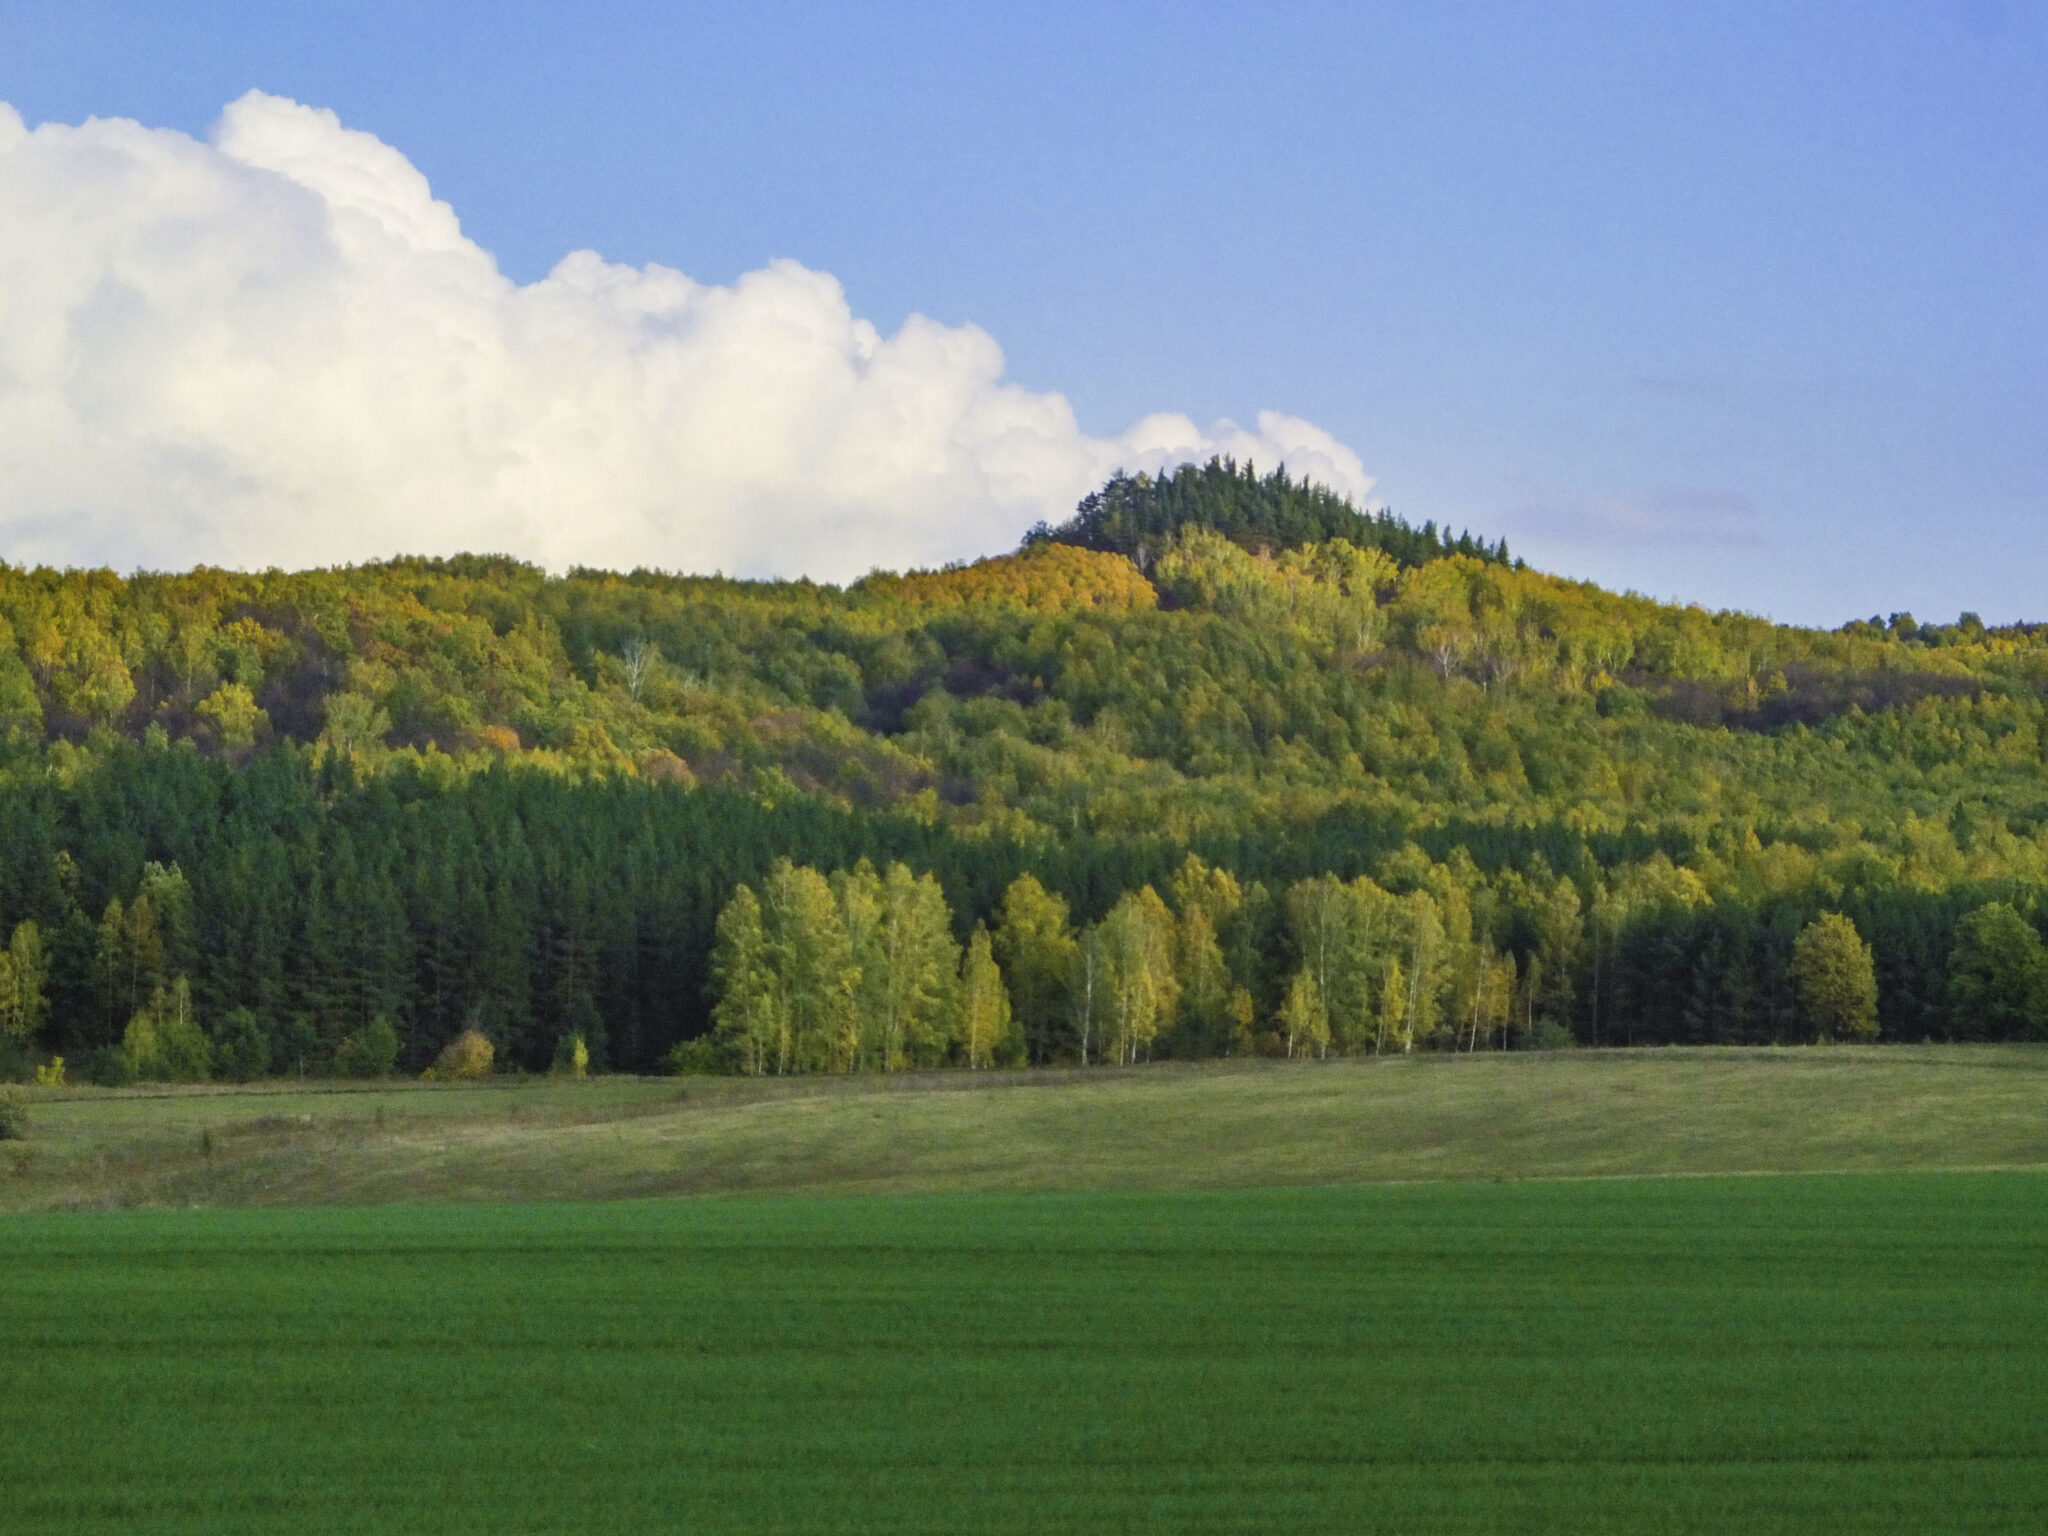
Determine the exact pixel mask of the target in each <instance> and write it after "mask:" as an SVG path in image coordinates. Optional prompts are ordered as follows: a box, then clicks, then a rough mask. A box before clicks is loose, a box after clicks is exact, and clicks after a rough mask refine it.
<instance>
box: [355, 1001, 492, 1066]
mask: <svg viewBox="0 0 2048 1536" xmlns="http://www.w3.org/2000/svg"><path fill="white" fill-rule="evenodd" d="M397 1065H398V1029H397V1027H396V1026H395V1025H394V1024H392V1022H391V1020H390V1019H389V1018H388V1017H386V1016H385V1015H384V1014H381V1013H380V1014H378V1015H377V1016H376V1017H375V1018H373V1019H372V1020H370V1022H369V1023H368V1024H365V1025H364V1026H363V1027H362V1028H361V1029H359V1030H357V1031H356V1032H355V1033H354V1034H352V1035H350V1036H349V1037H348V1038H347V1039H346V1040H344V1041H342V1043H341V1049H340V1050H338V1051H336V1052H335V1053H334V1071H335V1075H336V1076H339V1077H389V1076H390V1075H391V1074H392V1071H393V1070H394V1069H395V1068H396V1067H397ZM455 1075H467V1074H455Z"/></svg>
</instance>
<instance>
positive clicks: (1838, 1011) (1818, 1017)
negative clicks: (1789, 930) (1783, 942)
mask: <svg viewBox="0 0 2048 1536" xmlns="http://www.w3.org/2000/svg"><path fill="white" fill-rule="evenodd" d="M1792 981H1793V984H1794V985H1795V986H1796V987H1797V988H1798V989H1799V1005H1800V1007H1801V1008H1803V1009H1804V1010H1805V1012H1806V1016H1807V1018H1809V1019H1810V1020H1812V1022H1813V1027H1814V1029H1815V1031H1816V1032H1817V1033H1818V1034H1819V1036H1820V1038H1821V1040H1823V1041H1830V1040H1868V1039H1873V1038H1875V1036H1876V1034H1877V976H1876V972H1875V970H1874V968H1873V967H1872V965H1871V955H1870V946H1869V945H1868V944H1866V943H1864V942H1863V939H1862V937H1861V936H1860V935H1859V934H1858V933H1857V932H1856V925H1855V924H1854V923H1852V922H1850V921H1849V919H1847V918H1846V917H1843V916H1842V915H1841V914H1840V913H1839V912H1824V913H1822V914H1821V915H1820V916H1819V917H1817V918H1815V919H1814V920H1813V921H1812V922H1810V923H1808V924H1807V925H1806V926H1805V927H1804V928H1802V929H1801V930H1800V932H1799V939H1798V942H1797V943H1795V944H1794V945H1793V947H1792Z"/></svg>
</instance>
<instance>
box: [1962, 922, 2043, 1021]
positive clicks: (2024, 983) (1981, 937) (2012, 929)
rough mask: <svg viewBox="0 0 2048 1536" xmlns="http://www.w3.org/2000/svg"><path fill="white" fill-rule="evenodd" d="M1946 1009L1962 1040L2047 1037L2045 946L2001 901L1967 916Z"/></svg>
mask: <svg viewBox="0 0 2048 1536" xmlns="http://www.w3.org/2000/svg"><path fill="white" fill-rule="evenodd" d="M1948 1003H1949V1014H1950V1017H1951V1018H1952V1019H1953V1020H1954V1021H1955V1024H1956V1029H1957V1033H1958V1034H1961V1035H1964V1036H1965V1037H1966V1038H1976V1039H1994V1040H1996V1039H2014V1038H2020V1037H2025V1036H2029V1035H2041V1034H2044V1033H2048V946H2044V945H2043V944H2042V942H2041V935H2040V934H2039V933H2038V932H2036V931H2035V929H2034V925H2033V924H2032V923H2030V922H2028V921H2027V920H2026V919H2025V918H2024V917H2021V916H2020V914H2019V913H2018V912H2016V911H2014V910H2013V909H2012V908H2011V907H2010V906H2008V905H2007V904H2006V903H2005V902H2002V901H1993V902H1987V903H1986V904H1985V905H1983V906H1981V907H1979V908H1977V910H1976V911H1974V912H1970V913H1967V914H1965V915H1964V916H1963V917H1962V919H1961V920H1960V921H1958V922H1957V923H1956V931H1955V944H1954V947H1953V948H1952V949H1951V950H1950V951H1949V960H1948Z"/></svg>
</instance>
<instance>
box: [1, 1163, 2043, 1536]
mask: <svg viewBox="0 0 2048 1536" xmlns="http://www.w3.org/2000/svg"><path fill="white" fill-rule="evenodd" d="M4 1231H5V1233H6V1238H7V1241H6V1245H5V1249H4V1254H0V1329H4V1332H5V1337H6V1338H7V1339H8V1341H9V1343H8V1348H7V1350H6V1351H5V1353H4V1355H0V1361H4V1364H0V1372H4V1378H5V1380H4V1394H5V1400H6V1403H7V1405H8V1407H7V1445H8V1448H9V1450H8V1455H7V1457H6V1458H5V1463H4V1464H5V1467H6V1472H5V1474H4V1476H5V1480H6V1483H7V1489H6V1501H5V1508H6V1515H5V1519H4V1521H0V1524H4V1525H5V1527H6V1529H7V1530H9V1531H10V1532H22V1533H30V1532H37V1533H41V1532H48V1533H56V1532H66V1533H68V1532H73V1531H82V1530H91V1531H96V1532H122V1531H150V1532H153V1533H184V1532H191V1533H206V1536H214V1533H224V1532H249V1533H256V1532H262V1533H270V1532H275V1531H279V1530H293V1531H317V1532H330V1531H331V1532H363V1533H371V1532H400V1531H403V1532H413V1531H422V1530H432V1531H437V1532H451V1533H455V1532H478V1533H490V1536H503V1533H512V1532H563V1531H605V1532H614V1531H650V1530H715V1531H720V1532H753V1531H761V1532H767V1531H774V1532H781V1533H808V1532H817V1533H827V1532H831V1533H845V1532H860V1531H876V1532H880V1531H889V1532H904V1533H910V1532H932V1533H941V1532H943V1533H948V1536H959V1533H967V1532H990V1533H993V1532H1020V1533H1022V1532H1031V1533H1034V1536H1038V1533H1047V1532H1073V1533H1082V1532H1088V1533H1094V1532H1102V1531H1130V1532H1142V1531H1162V1532H1166V1531H1171V1532H1225V1531H1228V1532H1259V1533H1270V1532H1290V1533H1308V1532H1320V1531H1330V1532H1345V1533H1369V1532H1387V1533H1394V1532H1415V1531H1425V1530H1426V1531H1432V1532H1474V1533H1479V1532H1487V1533H1492V1532H1499V1531H1504V1530H1514V1531H1518V1532H1550V1531H1555V1532H1573V1533H1595V1532H1616V1533H1624V1532H1625V1533H1629V1536H1640V1533H1645V1532H1671V1533H1683V1532H1700V1533H1714V1536H1721V1533H1726V1532H1730V1531H1743V1532H1746V1533H1751V1536H1758V1533H1771V1532H1787V1533H1794V1532H1796V1533H1800V1536H1815V1533H1826V1532H1857V1533H1863V1532H1870V1531H1880V1530H1897V1531H1911V1532H1915V1533H1927V1532H1945V1531H1984V1532H1993V1531H2000V1532H2004V1531H2022V1530H2040V1529H2043V1528H2044V1527H2048V1286H2044V1285H2043V1284H2042V1283H2041V1275H2042V1273H2043V1266H2044V1261H2048V1176H2043V1175H2040V1174H2034V1173H1991V1174H1963V1173H1955V1174H1920V1175H1885V1174H1880V1175H1847V1176H1804V1177H1801V1176H1792V1177H1782V1178H1735V1179H1683V1180H1668V1179H1666V1180H1612V1181H1609V1180H1598V1181H1579V1182H1525V1183H1503V1184H1495V1183H1491V1182H1482V1183H1463V1184H1434V1185H1413V1186H1393V1187H1388V1186H1382V1187H1377V1188H1342V1189H1296V1190H1278V1191H1275V1190H1265V1191H1249V1190H1228V1191H1207V1192H1188V1191H1181V1192H1165V1193H1159V1192H1154V1193H1125V1194H1038V1195H989V1196H981V1197H976V1198H971V1199H969V1198H923V1199H906V1198H895V1197H884V1198H869V1199H851V1198H832V1199H811V1198H802V1199H773V1200H762V1199H735V1200H715V1201H702V1200H699V1201H641V1202H620V1203H610V1204H572V1203H557V1204H551V1205H547V1204H535V1205H524V1206H507V1205H495V1206H494V1205H469V1206H411V1207H405V1206H392V1207H384V1208H376V1209H352V1210H335V1209H327V1210H258V1211H198V1212H190V1211H149V1212H90V1213H72V1214H64V1215H28V1216H16V1217H10V1218H8V1219H7V1221H6V1224H5V1227H4Z"/></svg>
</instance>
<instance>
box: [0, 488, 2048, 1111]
mask: <svg viewBox="0 0 2048 1536" xmlns="http://www.w3.org/2000/svg"><path fill="white" fill-rule="evenodd" d="M2044 699H2048V632H2044V631H2042V630H2040V629H2037V628H2035V627H2031V626H2022V627H2014V628H2002V629H1990V628H1987V627H1986V626H1984V625H1983V624H1982V623H1981V622H1979V621H1978V620H1976V619H1975V618H1974V617H1973V616H1970V615H1964V616H1963V617H1962V618H1961V619H1960V620H1958V621H1957V622H1956V623H1953V624H1942V625H1923V624H1920V623H1917V622H1916V621H1915V620H1914V619H1913V618H1912V617H1911V616H1910V615H1905V614H1894V615H1891V616H1889V617H1885V618H1875V617H1874V618H1872V619H1870V620H1867V621H1859V622H1857V623H1854V624H1850V625H1847V626H1845V627H1844V628H1842V629H1840V630H1837V631H1832V632H1823V631H1818V630H1808V629H1796V628H1789V627H1785V626H1781V625H1774V624H1771V623H1768V622H1766V621H1764V620H1762V619H1758V618H1754V617H1751V616H1748V615H1744V614H1739V613H1716V612H1707V611H1705V610H1702V609H1699V608H1695V607H1684V606H1676V605H1672V604H1666V603H1658V602H1653V601H1651V600H1649V599H1646V598H1643V597H1639V596H1634V595H1626V594H1615V593H1611V592H1607V591H1604V590H1602V589H1600V588H1598V587H1594V586H1591V585H1589V584H1586V583H1582V582H1574V581H1569V580H1565V579H1562V578H1559V577H1556V576H1551V575H1546V574H1544V573H1541V572H1538V571H1534V570H1531V569H1528V568H1527V567H1526V566H1524V565H1522V564H1520V563H1519V562H1516V561H1514V560H1512V559H1511V558H1510V557H1509V555H1508V553H1507V550H1506V548H1505V546H1504V545H1501V544H1493V545H1488V544H1486V543H1485V542H1484V541H1483V540H1474V539H1471V538H1469V537H1467V536H1463V535H1461V536H1459V537H1458V538H1456V539H1451V538H1448V537H1447V536H1445V535H1444V534H1442V533H1440V532H1438V531H1437V530H1435V529H1434V528H1430V527H1427V526H1425V527H1424V528H1422V529H1415V528H1412V527H1410V526H1408V525H1407V524H1405V523H1402V522H1400V521H1399V520H1397V519H1395V518H1393V517H1391V516H1390V515H1386V514H1373V515H1367V514H1362V513H1359V512H1358V511H1357V510H1356V509H1354V508H1352V507H1350V506H1349V505H1348V504H1346V503H1344V502H1342V501H1341V500H1340V499H1339V498H1336V497H1334V496H1332V495H1330V494H1329V493H1328V492H1326V491H1323V490H1321V489H1318V488H1314V487H1308V486H1302V485H1299V484H1295V483H1293V482H1291V481H1289V480H1288V479H1287V477H1286V476H1285V475H1284V474H1273V475H1267V476H1264V477H1261V476H1258V475H1256V474H1255V473H1253V472H1252V471H1251V470H1250V469H1248V468H1239V467H1238V466H1235V465H1231V464H1227V463H1221V462H1218V463H1212V464H1210V465H1208V466H1205V467H1200V468H1187V469H1183V470H1180V471H1177V472H1176V473H1174V474H1173V475H1171V476H1167V477H1164V478H1161V479H1156V480H1155V479H1149V478H1147V477H1144V476H1135V477H1126V476H1119V477H1117V478H1116V479H1115V480H1113V481H1112V482H1111V483H1110V484H1109V485H1108V486H1107V487H1105V488H1104V490H1102V491H1101V492H1099V493H1097V494H1096V495H1094V496H1091V497H1089V498H1088V499H1087V500H1086V501H1085V502H1083V503H1082V506H1081V508H1080V511H1079V512H1078V513H1077V515H1076V517H1075V518H1074V519H1073V520H1072V521H1071V522H1069V523H1068V524H1066V525H1063V526H1062V527H1060V528H1057V529H1047V528H1041V529H1039V530H1036V531H1035V532H1034V534H1033V535H1032V537H1031V538H1030V539H1028V540H1027V541H1026V543H1025V545H1024V547H1023V548H1022V549H1021V550H1020V551H1018V552H1017V553H1015V554H1010V555H1004V556H1000V557H997V558H994V559H989V560H984V561H980V562H977V563H975V564H972V565H965V566H961V567H958V568H949V569H946V570H942V571H931V572H916V573H910V574H907V575H893V574H885V573H877V574H875V575H873V576H870V577H868V578H867V579H865V580H863V581H861V582H857V583H855V584H853V585H852V586H850V587H847V588H835V587H829V586H820V585H815V584H813V583H810V582H749V581H738V580H730V579H725V578H720V577H684V576H675V575H669V574H664V573H661V572H655V571H634V572H632V573H630V574H615V573H609V572H602V571H589V570H578V571H572V572H570V573H568V574H567V575H565V576H551V575H549V574H547V573H546V572H543V571H541V570H538V569H536V568H534V567H532V566H529V565H525V564H522V563H520V562H518V561H515V560H511V559H506V558H498V557H489V556H465V557H460V558H455V559H444V560H424V559H404V560H394V561H390V562H387V563H383V564H376V565H367V566H359V567H352V568H347V569H335V570H320V571H307V572H297V573H285V572H278V571H267V572H260V573H239V572H232V571H223V570H212V569H200V570H194V571H191V572H187V573H183V574H176V575H161V574H137V575H133V576H129V577H125V578H123V577H119V576H116V575H114V574H112V573H110V572H106V571H77V570H67V571H58V570H47V569H24V568H18V567H11V566H5V565H0V1071H4V1072H6V1073H13V1074H17V1075H19V1074H25V1073H27V1072H28V1071H30V1070H31V1069H33V1068H35V1067H37V1066H39V1065H42V1066H44V1069H45V1070H46V1071H48V1070H50V1067H49V1066H48V1065H47V1064H48V1063H49V1062H50V1059H51V1058H53V1057H57V1056H61V1057H63V1058H65V1059H66V1061H67V1062H68V1063H69V1065H70V1069H71V1070H72V1071H73V1072H74V1073H89V1074H91V1075H93V1076H95V1077H98V1078H101V1079H104V1080H121V1079H124V1078H127V1077H133V1076H164V1077H196V1076H202V1075H207V1074H211V1075H215V1076H223V1075H226V1076H254V1075H261V1074H263V1073H267V1072H305V1073H317V1072H329V1071H356V1070H387V1069H394V1068H395V1069H399V1070H407V1071H419V1070H422V1069H424V1068H425V1067H427V1066H429V1065H430V1064H432V1063H433V1062H435V1061H436V1059H437V1058H438V1057H439V1056H440V1054H441V1053H442V1051H443V1050H444V1049H445V1048H446V1047H447V1046H448V1045H449V1044H450V1042H452V1041H454V1040H456V1039H457V1038H458V1037H460V1036H462V1035H464V1034H465V1032H468V1031H475V1032H477V1033H478V1034H480V1035H481V1036H482V1037H484V1038H485V1039H486V1040H488V1041H489V1042H490V1044H491V1045H492V1047H493V1048H494V1052H495V1056H494V1059H495V1061H496V1062H497V1064H498V1065H499V1066H500V1067H501V1068H504V1067H514V1068H523V1069H527V1070H536V1071H537V1070H545V1069H547V1068H548V1067H549V1066H550V1065H551V1064H552V1063H556V1062H558V1061H563V1060H569V1059H573V1058H574V1056H575V1052H576V1050H577V1048H578V1046H579V1045H580V1047H581V1049H582V1051H583V1052H584V1055H585V1059H587V1060H588V1061H589V1063H590V1064H591V1065H592V1067H594V1068H595V1067H610V1068H615V1069H634V1070H657V1069H661V1068H663V1067H664V1066H668V1067H680V1068H683V1069H689V1070H755V1071H796V1070H851V1069H856V1068H867V1069H884V1070H886V1069H890V1068H894V1067H899V1066H904V1067H907V1066H919V1065H935V1064H940V1063H957V1064H960V1065H963V1066H967V1065H973V1066H982V1065H994V1064H1002V1063H1008V1062H1019V1061H1030V1062H1052V1061H1068V1062H1077V1061H1086V1062H1089V1063H1095V1062H1102V1063H1114V1062H1120V1061H1132V1060H1140V1059H1144V1058H1146V1057H1159V1056H1190V1055H1212V1054H1221V1053H1250V1052H1265V1053H1272V1054H1279V1055H1285V1054H1294V1055H1302V1054H1318V1055H1320V1054H1326V1053H1340V1052H1358V1051H1387V1050H1403V1049H1428V1048H1434V1049H1459V1050H1473V1049H1500V1048H1523V1047H1527V1046H1532V1045H1562V1044H1566V1043H1569V1042H1573V1041H1577V1042H1582V1043H1599V1044H1603V1045H1604V1044H1622V1043H1634V1044H1646V1043H1655V1042H1664V1041H1683V1042H1727V1043H1741V1042H1764V1041H1802V1040H1813V1039H1817V1038H1823V1037H1826V1038H1861V1037H1864V1036H1867V1035H1868V1033H1869V1032H1870V1031H1871V1030H1872V1029H1874V1030H1875V1031H1876V1033H1877V1035H1878V1037H1879V1038H1882V1039H1904V1040H1920V1039H1922V1038H1926V1037H1933V1038H1937V1039H1954V1038H1978V1037H1988V1036H1997V1037H2001V1038H2010V1037H2018V1036H2025V1035H2030V1034H2039V1033H2043V1032H2044V1031H2048V952H2044V948H2043V944H2042V940H2041V926H2042V923H2043V921H2044V916H2048V910H2044V903H2043V898H2044V895H2048V773H2044V759H2048V719H2044V716H2048V703H2044ZM1866 983H1867V986H1866Z"/></svg>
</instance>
